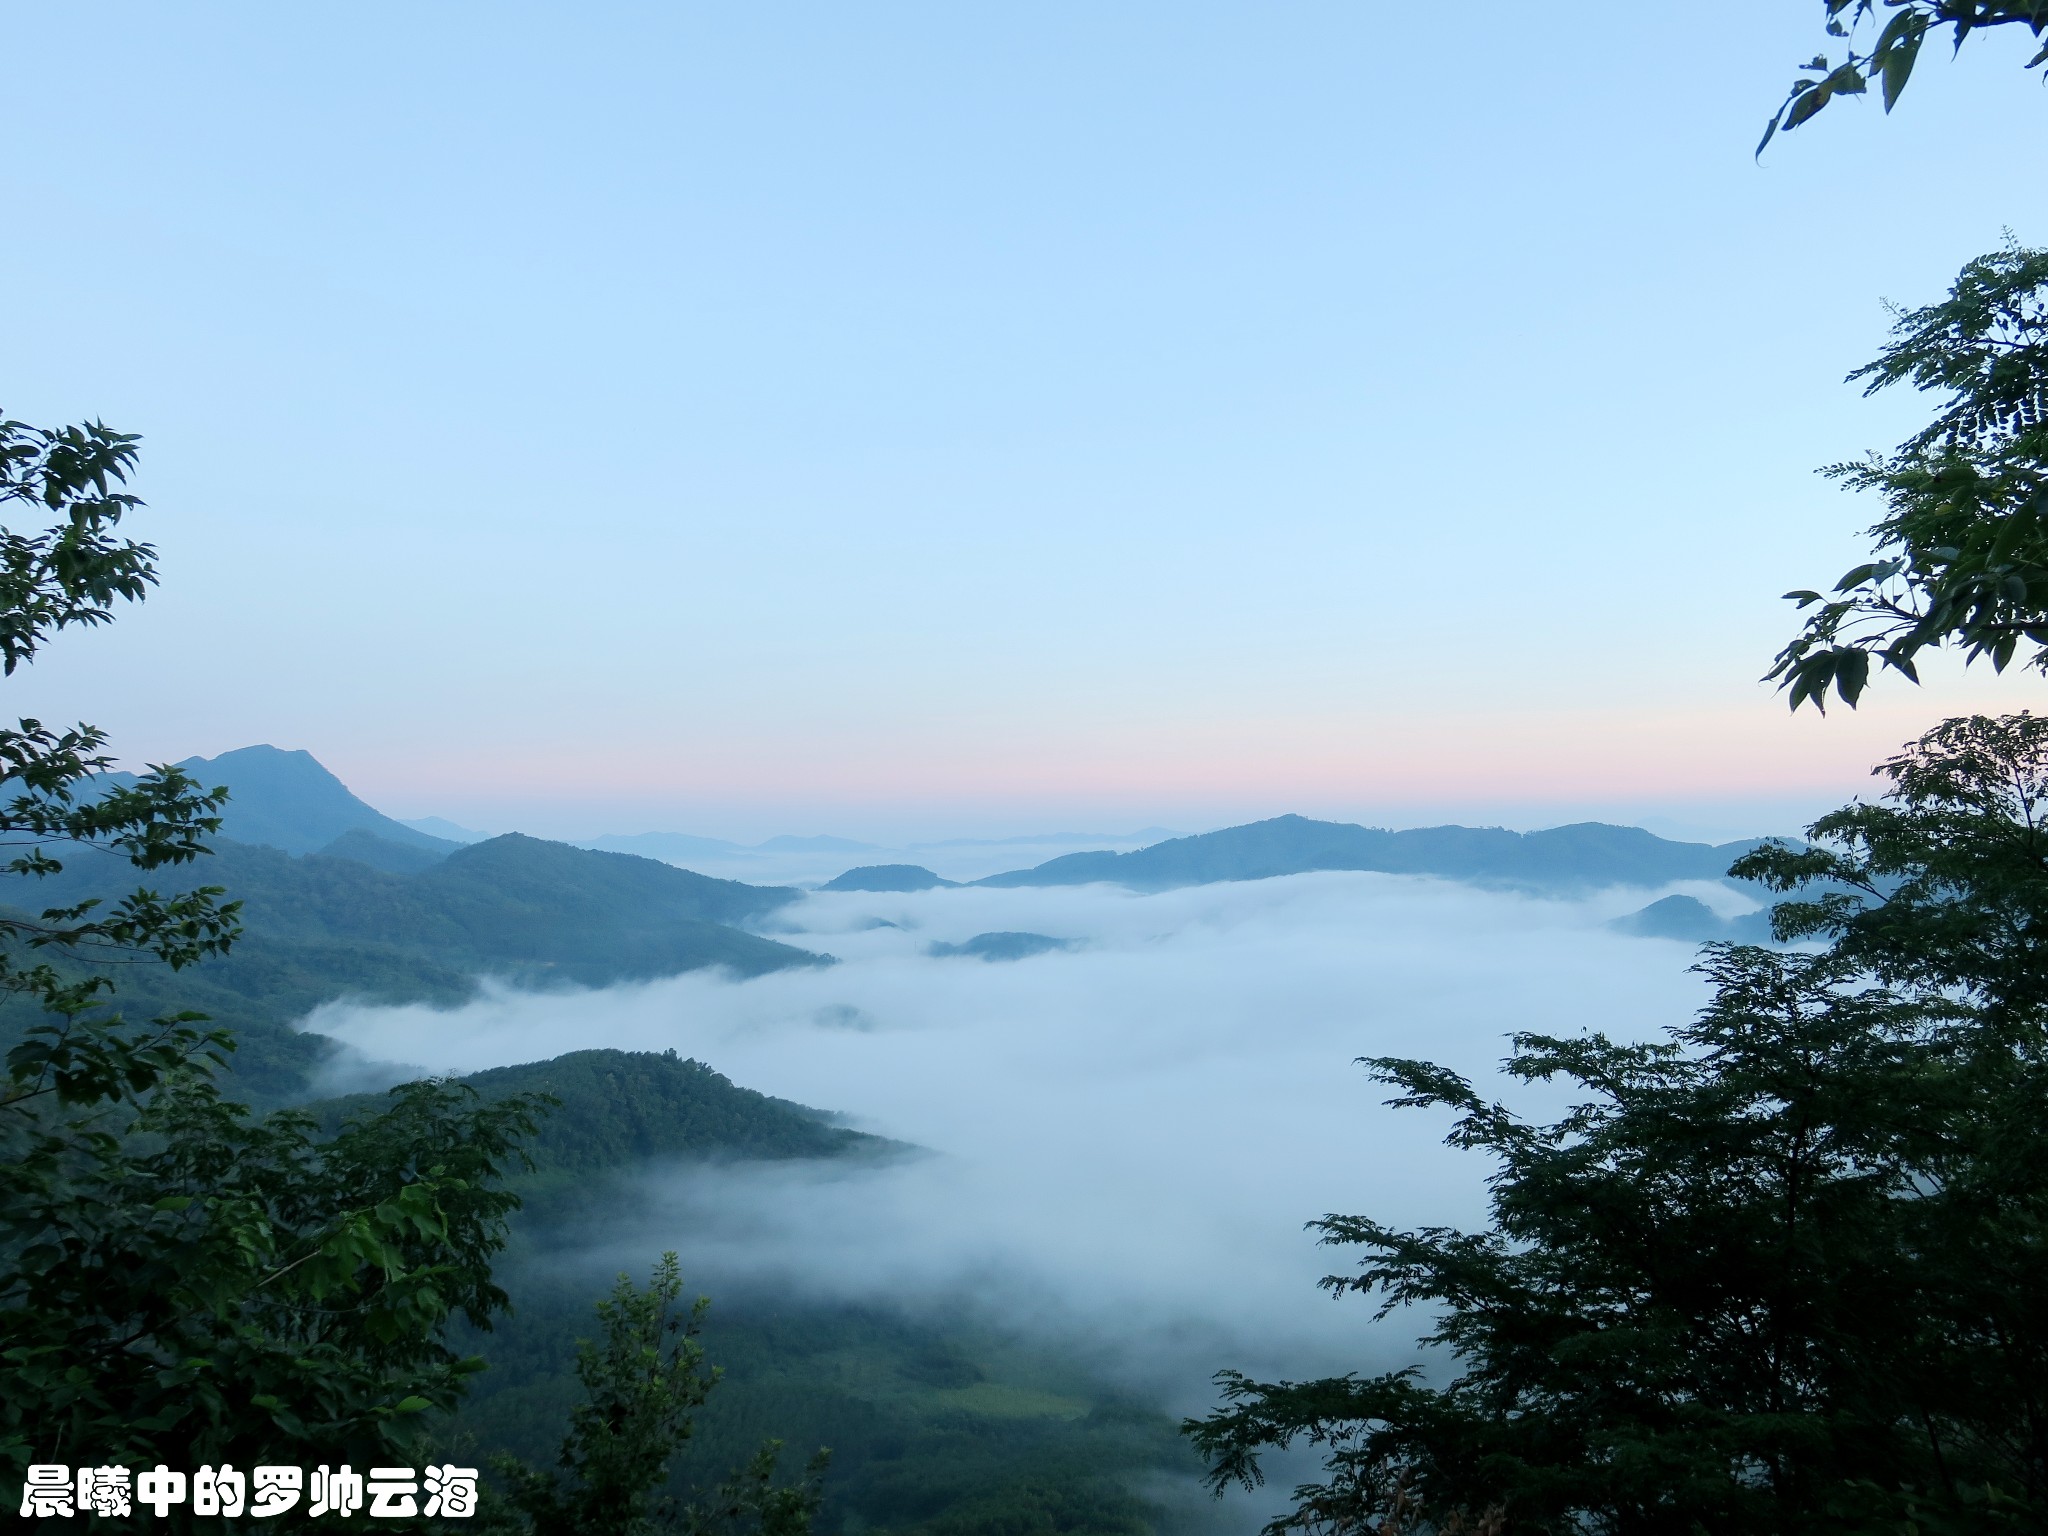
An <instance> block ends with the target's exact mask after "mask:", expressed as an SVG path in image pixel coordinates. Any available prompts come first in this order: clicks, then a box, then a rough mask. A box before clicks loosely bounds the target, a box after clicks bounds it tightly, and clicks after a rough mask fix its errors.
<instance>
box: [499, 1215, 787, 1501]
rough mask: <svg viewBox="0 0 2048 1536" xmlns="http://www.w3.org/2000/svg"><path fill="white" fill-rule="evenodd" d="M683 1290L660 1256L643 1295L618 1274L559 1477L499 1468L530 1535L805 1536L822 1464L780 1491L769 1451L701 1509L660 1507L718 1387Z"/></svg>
mask: <svg viewBox="0 0 2048 1536" xmlns="http://www.w3.org/2000/svg"><path fill="white" fill-rule="evenodd" d="M682 1294H683V1282H682V1276H681V1273H680V1270H679V1268H678V1265H677V1261H676V1256H675V1255H674V1254H673V1253H667V1254H663V1255H662V1258H661V1262H660V1263H659V1264H657V1265H656V1266H655V1270H654V1275H653V1278H652V1280H651V1282H650V1283H649V1285H648V1287H647V1289H646V1290H644V1291H642V1290H638V1289H636V1288H635V1286H634V1285H633V1282H632V1281H631V1280H630V1279H629V1278H627V1277H626V1276H624V1275H621V1276H620V1277H619V1283H618V1286H617V1287H616V1288H615V1289H614V1290H613V1292H612V1294H611V1296H610V1297H609V1298H608V1299H607V1300H604V1301H600V1302H599V1303H598V1304H597V1316H598V1321H599V1322H600V1323H601V1324H602V1325H603V1329H604V1338H603V1340H602V1342H600V1343H593V1342H591V1341H589V1340H584V1341H582V1342H581V1343H580V1344H579V1345H578V1346H577V1352H576V1356H577V1358H576V1375H577V1379H578V1380H579V1381H581V1382H582V1384H583V1388H584V1391H585V1393H586V1394H587V1397H586V1400H585V1401H583V1402H581V1403H578V1404H577V1405H576V1406H575V1407H574V1408H573V1409H571V1410H570V1415H569V1433H568V1435H567V1437H566V1438H565V1439H564V1440H563V1442H562V1451H561V1456H560V1458H559V1464H560V1466H561V1467H562V1469H563V1470H562V1472H561V1473H547V1472H538V1471H535V1470H533V1469H531V1468H529V1467H525V1466H523V1465H521V1464H520V1463H519V1462H518V1461H516V1460H515V1459H513V1458H512V1457H509V1456H501V1457H498V1458H497V1459H496V1466H497V1469H498V1471H499V1472H500V1474H501V1475H502V1476H503V1477H504V1478H505V1479H506V1482H507V1484H508V1488H509V1494H508V1497H509V1500H510V1503H511V1504H512V1506H513V1507H514V1508H515V1509H516V1510H517V1511H518V1512H519V1514H520V1515H521V1516H523V1517H524V1529H525V1530H528V1531H530V1532H532V1536H582V1533H583V1532H586V1531H604V1532H608V1533H611V1536H639V1533H643V1532H653V1531H676V1532H680V1533H686V1536H711V1533H714V1532H719V1533H723V1532H734V1533H738V1532H748V1533H758V1536H803V1533H805V1532H807V1531H809V1530H810V1528H811V1518H812V1516H813V1515H814V1514H816V1512H817V1508H818V1502H819V1497H820V1490H819V1485H818V1480H819V1478H820V1477H822V1476H823V1474H824V1470H825V1462H826V1454H825V1453H824V1452H823V1451H820V1452H819V1453H818V1455H817V1456H816V1457H815V1458H813V1460H812V1462H811V1465H810V1467H809V1469H808V1471H807V1473H806V1475H805V1476H804V1478H803V1479H802V1481H800V1482H798V1483H796V1484H791V1485H781V1486H778V1485H777V1484H776V1482H775V1468H776V1462H777V1460H778V1458H779V1453H780V1451H781V1448H782V1447H781V1444H780V1442H777V1441H771V1442H769V1443H768V1444H767V1445H764V1446H763V1447H761V1449H760V1450H759V1452H757V1453H756V1455H755V1456H754V1458H753V1460H752V1461H751V1462H749V1463H748V1464H747V1465H746V1466H745V1467H743V1468H741V1469H740V1470H739V1471H737V1472H736V1473H734V1474H733V1476H731V1477H730V1478H728V1479H727V1480H726V1482H725V1483H724V1484H723V1485H721V1486H720V1487H719V1488H718V1490H717V1491H716V1492H715V1493H714V1494H713V1495H712V1496H711V1497H710V1499H709V1500H708V1501H704V1502H697V1503H692V1504H690V1505H688V1506H678V1505H677V1504H676V1503H675V1502H674V1501H673V1500H666V1499H662V1498H660V1497H659V1490H660V1488H661V1485H662V1484H663V1482H664V1481H665V1480H666V1478H667V1476H668V1468H669V1462H670V1460H671V1459H672V1458H673V1457H674V1455H675V1453H676V1451H677V1449H678V1448H679V1447H680V1446H681V1445H682V1444H683V1443H684V1442H685V1441H686V1440H688V1439H689V1437H690V1430H691V1423H692V1418H693V1416H694V1415H695V1413H696V1411H697V1410H698V1409H699V1408H701V1407H702V1406H703V1405H704V1401H705V1399H706V1398H707V1397H709V1396H710V1395H711V1389H712V1388H713V1387H715V1386H717V1385H718V1379H719V1374H720V1373H719V1372H718V1371H717V1370H715V1369H710V1368H707V1367H706V1366H705V1364H704V1351H703V1348H702V1346H701V1345H699V1344H698V1342H697V1337H696V1335H697V1330H698V1328H699V1326H700V1325H701V1324H702V1322H703V1319H704V1314H705V1312H706V1311H707V1310H708V1309H709V1307H710V1302H709V1301H708V1300H707V1299H706V1298H703V1297H699V1298H698V1299H697V1302H696V1304H695V1305H694V1306H692V1307H690V1308H688V1309H687V1310H678V1303H679V1302H680V1300H681V1298H682Z"/></svg>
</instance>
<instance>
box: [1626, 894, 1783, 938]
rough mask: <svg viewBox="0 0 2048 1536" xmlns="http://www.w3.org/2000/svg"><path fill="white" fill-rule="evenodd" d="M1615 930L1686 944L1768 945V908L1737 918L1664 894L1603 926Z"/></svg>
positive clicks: (1685, 898) (1698, 902) (1694, 900)
mask: <svg viewBox="0 0 2048 1536" xmlns="http://www.w3.org/2000/svg"><path fill="white" fill-rule="evenodd" d="M1607 926H1608V927H1610V928H1612V929H1613V930H1614V931H1615V932H1616V933H1626V934H1630V935H1632V936H1634V937H1636V938H1641V939H1678V940H1680V941H1682V942H1684V943H1687V944H1705V943H1708V942H1710V941H1712V940H1723V941H1726V942H1728V943H1731V944H1769V943H1772V942H1774V941H1773V939H1772V936H1771V914H1770V913H1769V911H1762V912H1746V913H1744V914H1743V915H1742V916H1740V917H1723V916H1721V915H1720V914H1719V913H1718V912H1716V911H1715V910H1714V909H1713V908H1712V907H1710V906H1708V905H1707V904H1706V903H1705V902H1703V901H1700V900H1697V899H1696V898H1694V897H1691V896H1666V897H1665V898H1664V899H1663V900H1662V901H1653V902H1651V903H1650V904H1649V905H1648V906H1647V907H1644V908H1643V909H1642V910H1641V911H1638V912H1631V913H1629V914H1628V915H1627V916H1626V917H1617V918H1615V919H1614V921H1613V922H1611V923H1609V924H1608V925H1607Z"/></svg>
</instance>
